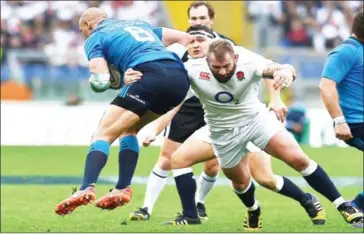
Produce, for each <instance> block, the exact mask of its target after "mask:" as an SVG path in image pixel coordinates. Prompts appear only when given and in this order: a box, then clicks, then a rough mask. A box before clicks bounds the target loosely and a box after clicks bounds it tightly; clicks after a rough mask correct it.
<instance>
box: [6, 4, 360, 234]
mask: <svg viewBox="0 0 364 234" xmlns="http://www.w3.org/2000/svg"><path fill="white" fill-rule="evenodd" d="M191 2H192V1H1V110H2V111H1V146H2V148H1V151H2V155H1V161H2V163H1V169H2V170H1V175H2V186H1V193H2V197H3V198H4V199H6V201H7V202H8V204H7V203H5V201H4V199H2V200H1V210H2V213H4V214H5V217H7V219H6V220H5V221H7V222H6V224H4V222H3V221H4V220H3V215H2V222H1V223H2V224H1V226H2V229H3V228H5V230H6V231H40V232H45V231H48V229H49V230H50V231H54V230H53V229H51V227H50V226H49V225H48V226H47V227H44V230H43V229H39V228H37V227H38V226H37V225H33V226H32V225H31V224H29V223H26V221H24V220H22V219H21V218H19V217H17V216H16V215H17V214H16V213H15V212H14V213H12V212H13V209H12V208H11V207H10V205H9V204H12V205H11V206H12V207H23V208H24V207H25V206H24V204H23V203H21V202H20V201H19V199H20V197H19V199H16V198H17V196H16V195H14V193H16V191H17V189H18V188H17V187H16V186H15V187H12V186H13V185H9V186H7V185H6V183H5V185H4V186H3V183H4V182H7V183H8V184H12V183H20V184H22V183H26V179H24V180H20V182H19V180H17V179H16V178H18V177H23V178H26V176H30V175H33V176H34V175H38V176H39V175H41V176H51V177H52V176H68V175H77V176H81V173H82V170H83V163H84V161H83V160H84V159H83V153H84V152H86V150H87V149H86V147H87V145H88V144H89V141H90V136H91V134H92V133H93V130H94V129H95V127H96V126H97V124H98V121H99V119H100V117H101V115H102V113H103V110H104V109H105V107H106V105H107V104H108V103H109V102H110V101H111V100H112V98H113V97H114V96H115V95H116V93H117V92H116V91H107V92H105V93H102V94H95V93H93V92H92V91H91V89H90V88H89V86H88V78H89V71H88V68H87V59H86V57H85V54H84V50H83V45H84V39H83V38H82V35H81V34H80V33H79V32H78V19H79V16H80V14H81V13H82V11H83V10H85V9H86V8H88V7H91V6H95V7H101V8H103V9H105V10H106V11H107V13H108V14H109V16H110V17H116V18H119V19H139V20H144V21H147V22H149V23H150V24H152V25H157V26H166V27H172V28H176V29H179V30H186V29H187V28H188V18H187V8H188V6H189V4H190V3H191ZM207 2H209V3H211V5H212V6H213V7H214V8H215V11H216V19H215V23H214V25H213V29H214V30H215V31H217V32H219V33H221V34H223V35H225V36H227V37H230V38H231V39H233V40H234V41H235V42H236V43H237V44H238V45H241V46H244V47H246V48H248V49H251V50H253V51H255V52H258V53H261V54H263V55H264V56H265V57H267V58H271V59H273V60H276V61H278V62H284V63H290V64H292V65H294V66H295V67H296V69H297V71H298V80H297V81H296V82H295V83H294V84H293V85H292V87H291V88H290V89H287V90H285V92H284V100H285V102H286V103H287V105H288V106H289V108H290V113H291V114H292V115H290V116H289V119H288V120H289V121H287V128H289V129H290V130H291V131H292V132H294V134H295V135H296V137H297V139H299V140H300V143H301V144H302V145H306V149H307V150H309V151H310V152H312V154H313V157H316V156H317V157H319V156H320V157H319V159H320V160H321V163H323V164H325V166H326V167H329V168H331V169H328V171H329V172H332V174H330V175H333V176H337V177H338V178H342V176H348V178H349V177H350V178H354V177H355V178H356V182H355V183H354V185H355V186H354V185H353V186H354V187H350V189H349V190H346V191H345V192H344V193H345V194H348V195H349V196H354V195H355V193H356V192H357V191H359V190H360V189H359V188H360V183H361V184H362V181H363V177H362V171H363V157H360V156H362V155H361V154H360V153H359V152H358V151H356V150H353V149H349V148H345V149H338V151H336V150H335V148H333V149H332V148H331V147H346V145H345V144H344V143H343V142H341V141H338V140H337V139H336V138H335V136H334V132H333V128H332V121H331V120H330V117H329V115H328V113H327V112H326V110H325V109H324V106H323V104H322V102H321V100H320V96H319V90H318V83H319V79H320V75H321V71H322V69H323V65H324V62H325V58H326V56H327V54H328V51H330V50H331V49H332V48H334V47H335V46H337V45H339V44H340V43H341V42H342V41H343V40H345V39H346V38H347V37H348V36H349V35H350V28H351V21H352V19H353V16H354V15H355V13H356V12H358V11H359V10H360V9H363V2H362V1H207ZM261 99H262V100H263V101H267V100H266V94H265V90H264V88H263V87H262V95H261ZM145 131H147V130H145ZM142 136H143V133H141V134H140V135H139V137H142ZM161 139H162V138H161V137H160V138H159V139H158V141H157V142H155V145H156V146H158V145H159V144H160V143H161ZM54 145H58V146H64V145H68V146H69V148H67V147H56V148H52V147H47V146H54ZM71 145H79V146H83V147H81V148H79V147H78V148H77V147H72V146H71ZM23 146H30V147H25V148H24V147H23ZM317 147H323V148H321V149H312V148H317ZM328 147H329V148H328ZM322 149H327V151H325V150H322ZM54 151H57V152H58V153H54ZM143 152H144V154H153V156H151V158H149V159H146V157H145V158H143V157H142V158H141V161H142V165H144V166H141V167H142V169H141V167H139V166H138V168H139V170H138V171H137V173H136V175H139V176H147V175H148V174H149V171H150V169H151V168H152V166H153V165H154V162H155V161H154V160H156V157H157V155H158V149H155V150H153V151H152V153H151V151H147V153H146V151H145V150H144V151H142V154H143ZM334 153H336V154H335V155H334ZM325 154H328V155H325ZM52 155H53V157H52ZM70 155H73V156H74V157H75V158H76V161H75V162H73V161H72V165H73V166H75V165H78V167H77V168H75V169H74V170H73V166H71V168H67V167H68V166H69V165H68V164H67V162H71V161H67V160H74V159H71V158H72V157H71V156H70ZM76 155H77V156H76ZM43 156H44V157H43ZM331 157H332V158H335V157H336V159H337V158H340V159H339V162H338V163H334V162H336V161H335V160H336V159H332V158H331ZM345 157H353V158H354V161H352V162H350V160H346V159H345ZM145 160H146V161H145ZM109 164H110V163H109ZM276 165H277V168H278V172H282V171H283V172H286V171H285V170H286V169H280V168H284V166H283V167H281V166H279V165H280V164H276ZM57 166H59V168H58V170H55V171H53V170H52V169H49V168H56V167H57ZM114 166H115V165H111V166H109V169H107V170H106V171H107V172H106V175H108V176H112V175H115V174H116V173H117V171H116V167H114ZM352 166H354V167H353V169H352V170H349V169H348V170H345V171H344V172H342V173H341V172H340V169H341V168H342V167H348V168H349V167H352ZM60 168H64V169H63V170H62V169H60ZM110 168H112V169H110ZM198 170H200V169H198ZM287 173H288V174H289V175H295V176H297V174H294V173H293V172H287ZM103 175H105V174H103ZM6 176H7V177H8V178H5V177H6ZM11 176H14V177H11ZM15 177H16V178H15ZM9 178H10V179H9ZM11 178H13V179H14V178H15V179H14V181H17V182H14V181H13V182H11V181H12V180H11ZM345 178H346V177H345ZM345 178H344V180H345ZM43 179H44V178H43ZM9 181H10V182H9ZM351 181H352V180H351ZM358 181H359V182H358ZM73 183H74V184H77V183H75V182H73ZM348 183H349V184H350V182H348ZM344 184H345V183H344ZM358 184H359V185H358ZM51 188H55V187H51ZM68 188H69V186H63V187H62V186H61V190H58V193H61V194H60V195H59V196H58V197H55V198H54V199H50V200H49V199H48V198H47V197H41V198H40V199H48V200H47V202H48V203H47V205H44V207H43V208H40V210H42V209H44V210H43V211H44V212H48V213H50V212H52V209H53V205H55V204H56V203H57V202H58V201H59V200H60V199H62V198H63V197H64V195H65V193H67V192H66V190H67V189H68ZM353 188H354V189H353ZM38 189H40V190H39V191H42V193H43V196H44V193H47V192H45V188H44V187H39V188H38ZM169 190H170V191H169V192H168V193H175V191H174V190H173V189H169ZM67 191H68V190H67ZM172 191H173V192H172ZM219 191H220V190H219ZM143 192H144V187H140V188H139V190H138V195H136V198H135V200H137V201H138V202H139V203H140V205H141V199H142V197H143ZM34 193H35V192H34ZM33 196H34V197H33ZM36 196H37V195H36V194H33V195H32V193H31V192H30V195H29V197H28V198H29V199H39V198H37V197H36ZM173 196H175V197H174V198H173V199H175V200H174V201H173V202H175V203H176V204H178V199H177V197H176V195H175V194H174V195H173ZM269 196H270V195H269ZM274 196H276V195H274ZM215 198H216V199H218V195H216V194H215ZM211 199H212V200H213V195H212V198H211ZM232 199H235V198H232ZM3 201H4V202H3ZM28 202H29V200H28ZM137 205H139V204H137V202H135V203H133V205H132V207H131V208H134V207H135V206H137ZM176 206H177V205H176ZM177 207H178V206H177ZM131 208H130V209H131ZM220 208H221V207H220ZM29 209H31V210H32V211H34V209H37V206H33V207H32V208H29ZM128 209H129V208H128ZM160 209H161V210H162V208H160ZM163 209H165V210H167V209H166V208H163ZM177 209H178V208H177ZM216 209H217V210H218V209H219V208H218V207H217V208H216ZM157 210H158V208H157ZM5 212H8V213H7V214H8V216H6V213H5ZM24 212H28V210H26V211H24ZM29 212H30V211H29ZM38 212H40V211H38ZM166 212H167V213H168V212H169V213H171V212H172V213H174V212H175V210H173V211H169V210H168V211H166ZM124 213H126V212H124ZM40 215H44V214H40ZM48 215H49V214H48ZM168 215H169V216H168ZM168 215H167V216H166V215H165V216H162V217H160V218H161V219H163V218H170V215H171V214H168ZM54 219H55V218H54V217H53V221H54ZM237 219H238V222H240V217H237ZM30 220H31V219H30V218H29V217H28V222H30ZM69 220H70V219H69ZM95 220H97V219H96V217H95ZM162 221H163V220H162ZM17 222H20V224H19V223H17ZM22 222H23V225H24V226H21V225H22ZM34 222H35V221H34ZM50 222H52V221H50ZM54 222H55V221H54ZM95 222H96V221H95ZM272 222H273V221H272ZM18 225H20V226H19V227H23V228H20V229H19V228H18ZM41 227H42V228H43V226H41ZM133 227H135V226H133ZM217 227H218V225H217V226H216V227H215V228H217ZM57 228H58V229H57ZM57 228H55V230H56V231H83V230H84V229H72V228H70V227H69V229H63V228H62V227H61V226H57ZM88 228H89V229H87V228H86V229H87V230H91V231H97V230H98V229H93V227H88ZM143 228H144V226H143ZM145 228H147V227H145ZM3 230H4V229H3ZM99 230H100V231H105V230H106V229H99ZM107 230H108V229H107ZM127 230H129V231H132V229H127ZM150 230H155V229H140V231H150ZM165 230H167V229H164V230H157V231H165ZM191 230H192V231H193V230H194V231H196V230H195V229H191ZM211 230H212V231H214V230H215V229H213V228H212V229H208V230H206V231H211ZM218 230H220V229H216V230H215V231H218ZM234 230H235V229H234ZM234 230H233V231H234ZM274 230H275V231H285V230H286V229H274ZM305 230H306V229H305V226H304V225H303V226H302V229H297V230H296V231H305ZM344 230H346V229H344ZM110 231H115V230H114V229H110ZM167 231H170V230H167ZM221 231H232V230H231V229H221ZM235 231H236V230H235ZM286 231H287V230H286ZM311 231H315V232H316V231H317V230H311ZM321 231H322V230H321ZM331 231H341V229H340V228H339V229H332V230H331ZM346 231H347V230H346Z"/></svg>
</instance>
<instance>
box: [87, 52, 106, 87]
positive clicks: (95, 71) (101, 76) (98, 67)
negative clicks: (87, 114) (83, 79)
mask: <svg viewBox="0 0 364 234" xmlns="http://www.w3.org/2000/svg"><path fill="white" fill-rule="evenodd" d="M89 68H90V73H91V76H90V78H89V83H90V86H91V88H92V90H94V91H95V92H104V91H106V90H107V89H108V88H109V87H110V73H109V68H108V66H107V62H106V60H105V59H104V58H93V59H91V61H90V64H89Z"/></svg>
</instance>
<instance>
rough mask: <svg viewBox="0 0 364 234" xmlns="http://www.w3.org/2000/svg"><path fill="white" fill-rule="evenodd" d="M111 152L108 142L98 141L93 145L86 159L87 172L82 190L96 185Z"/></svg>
mask: <svg viewBox="0 0 364 234" xmlns="http://www.w3.org/2000/svg"><path fill="white" fill-rule="evenodd" d="M109 152H110V144H109V142H107V141H102V140H97V141H95V142H94V143H92V144H91V146H90V149H89V150H88V153H87V157H86V165H85V172H84V175H83V182H82V186H81V188H80V190H84V189H85V188H87V187H89V186H90V184H95V183H96V181H97V179H98V178H99V175H100V172H101V170H102V168H104V166H105V164H106V162H107V158H108V156H109Z"/></svg>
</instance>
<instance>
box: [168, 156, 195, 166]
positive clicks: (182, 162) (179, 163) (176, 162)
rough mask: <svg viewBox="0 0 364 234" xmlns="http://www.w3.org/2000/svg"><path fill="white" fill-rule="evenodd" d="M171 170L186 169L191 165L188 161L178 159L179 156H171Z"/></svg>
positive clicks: (181, 158)
mask: <svg viewBox="0 0 364 234" xmlns="http://www.w3.org/2000/svg"><path fill="white" fill-rule="evenodd" d="M170 161H171V164H170V165H171V169H181V168H187V167H190V166H192V164H191V163H190V162H189V160H188V159H184V158H183V157H180V156H179V155H176V154H173V155H172V156H171V159H170Z"/></svg>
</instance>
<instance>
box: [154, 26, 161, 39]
mask: <svg viewBox="0 0 364 234" xmlns="http://www.w3.org/2000/svg"><path fill="white" fill-rule="evenodd" d="M152 30H153V33H154V34H155V35H157V37H158V38H159V40H162V39H163V28H162V27H152Z"/></svg>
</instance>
